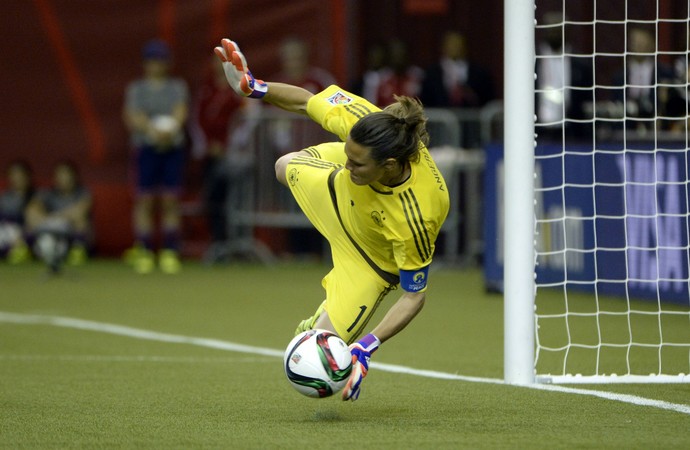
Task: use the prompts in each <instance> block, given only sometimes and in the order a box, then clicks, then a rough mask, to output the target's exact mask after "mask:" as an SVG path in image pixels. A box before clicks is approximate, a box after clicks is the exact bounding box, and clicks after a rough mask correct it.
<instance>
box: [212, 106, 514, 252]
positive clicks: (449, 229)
mask: <svg viewBox="0 0 690 450" xmlns="http://www.w3.org/2000/svg"><path fill="white" fill-rule="evenodd" d="M499 110H500V108H498V109H497V108H496V107H495V105H492V106H491V108H490V109H483V110H479V109H472V110H449V109H433V108H431V109H426V114H427V117H428V118H429V121H428V130H429V133H430V135H431V146H430V151H431V152H432V153H433V155H434V158H435V159H436V162H437V164H438V166H439V170H441V172H442V173H443V175H444V177H445V178H446V182H447V184H448V188H449V192H450V194H451V209H450V212H449V215H448V218H447V219H446V222H445V224H444V226H443V228H442V236H443V243H442V245H441V246H440V247H439V250H440V252H438V253H437V257H436V259H437V260H441V261H444V262H447V263H453V264H458V263H461V264H464V263H472V262H474V261H475V260H476V257H477V256H479V255H480V254H481V252H482V251H483V244H482V237H481V234H482V233H481V229H482V227H481V210H482V206H481V173H482V171H483V167H484V154H483V151H482V150H481V146H482V145H483V144H484V143H485V142H488V140H491V139H493V138H494V137H493V134H492V130H493V129H495V123H496V118H497V117H498V114H497V112H496V111H499ZM500 117H501V119H502V116H500ZM468 130H470V131H469V133H471V134H469V135H468V134H467V133H468ZM475 130H476V133H475ZM230 133H231V136H232V139H231V143H230V145H229V147H228V152H227V158H226V163H227V173H228V177H229V178H230V183H229V186H230V188H229V189H230V190H229V195H228V204H227V213H228V236H229V240H228V242H227V243H224V244H222V248H217V247H216V248H212V249H209V252H207V256H206V258H207V259H213V258H215V257H217V256H218V255H224V256H231V255H234V254H246V255H251V256H253V257H255V258H257V259H259V260H260V261H263V262H265V263H271V262H272V261H273V260H274V256H273V254H272V252H271V250H270V249H269V248H268V247H267V246H266V245H265V244H264V243H263V242H261V241H260V240H258V239H256V237H255V232H254V231H255V229H256V228H257V227H267V228H311V227H312V225H311V224H310V223H309V221H308V220H307V218H306V216H304V214H303V213H302V212H301V210H300V209H299V206H298V205H297V203H296V202H295V200H294V199H293V198H292V195H291V194H290V192H289V189H287V188H286V187H285V186H282V185H281V184H280V183H278V182H277V181H276V180H275V169H274V163H275V161H276V159H278V158H279V157H280V156H281V155H283V154H285V153H288V152H292V151H296V150H299V149H302V148H307V147H309V146H312V145H316V144H319V143H322V142H329V141H337V140H338V137H337V136H335V135H333V134H331V133H328V132H326V131H325V130H323V129H322V128H321V127H320V126H319V125H317V124H315V123H314V122H312V121H311V120H310V119H309V118H307V117H305V116H300V115H297V114H291V113H287V112H284V111H281V110H278V109H276V108H272V107H261V108H256V109H252V110H249V111H248V112H246V113H245V114H241V115H239V116H238V117H237V118H236V119H235V120H234V121H233V123H232V124H231V126H230ZM468 136H473V137H472V139H476V145H475V146H473V147H472V148H470V149H468V148H467V147H463V146H462V145H461V144H462V143H463V141H466V139H467V138H468ZM461 230H462V231H461Z"/></svg>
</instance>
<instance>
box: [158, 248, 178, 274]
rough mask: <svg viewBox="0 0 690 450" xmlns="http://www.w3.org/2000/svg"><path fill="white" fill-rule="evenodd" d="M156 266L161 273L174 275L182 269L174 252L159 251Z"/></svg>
mask: <svg viewBox="0 0 690 450" xmlns="http://www.w3.org/2000/svg"><path fill="white" fill-rule="evenodd" d="M158 265H159V266H160V268H161V271H162V272H163V273H167V274H176V273H178V272H179V271H180V270H181V269H182V263H180V258H179V257H178V256H177V252H176V251H174V250H161V253H160V255H158Z"/></svg>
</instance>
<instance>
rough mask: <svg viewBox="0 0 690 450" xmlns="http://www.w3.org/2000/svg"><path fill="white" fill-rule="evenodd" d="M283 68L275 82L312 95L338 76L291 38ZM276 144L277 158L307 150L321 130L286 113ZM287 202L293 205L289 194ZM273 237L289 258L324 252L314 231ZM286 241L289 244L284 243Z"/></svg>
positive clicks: (276, 126) (277, 233)
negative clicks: (315, 64)
mask: <svg viewBox="0 0 690 450" xmlns="http://www.w3.org/2000/svg"><path fill="white" fill-rule="evenodd" d="M280 64H281V69H280V71H278V72H277V73H274V74H273V75H272V76H271V79H272V80H275V82H280V83H286V84H291V85H294V86H299V87H301V88H303V89H306V90H307V91H309V92H311V93H317V92H321V91H323V90H324V89H326V88H327V87H328V86H330V85H332V84H335V82H336V81H335V77H334V76H333V75H332V74H331V73H330V72H328V71H327V70H325V69H322V68H320V67H316V66H314V65H313V64H312V63H311V55H310V48H309V45H308V44H307V42H305V41H304V40H302V39H300V38H296V37H290V38H287V39H285V40H284V41H283V43H282V45H281V46H280ZM273 125H274V127H273V132H274V136H273V142H274V146H275V151H276V153H277V155H276V157H277V156H280V155H282V154H285V153H287V152H290V151H293V150H294V149H295V148H302V147H307V146H308V145H310V143H312V142H314V140H315V139H314V136H318V135H320V134H321V132H322V130H321V127H319V126H318V125H316V124H314V123H313V122H311V121H296V120H295V118H294V117H290V115H287V114H286V118H285V119H284V120H280V119H277V120H275V121H274V123H273ZM281 195H283V196H285V202H293V200H292V199H290V198H289V197H290V196H289V195H287V193H286V192H284V191H283V192H281ZM271 238H272V241H273V243H274V245H276V246H286V247H287V248H286V250H287V253H288V254H290V255H295V254H301V255H302V256H309V255H314V254H320V253H321V250H322V249H321V247H322V242H323V238H322V237H321V235H320V234H319V233H318V232H316V231H315V230H313V229H311V228H306V229H304V228H293V229H291V230H289V232H288V233H287V236H285V235H281V231H279V230H272V232H271ZM285 240H287V241H288V242H287V245H286V243H285V242H281V241H285Z"/></svg>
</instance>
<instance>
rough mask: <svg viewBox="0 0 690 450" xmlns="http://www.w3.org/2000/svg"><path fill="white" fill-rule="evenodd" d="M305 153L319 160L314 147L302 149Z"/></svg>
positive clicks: (318, 154)
mask: <svg viewBox="0 0 690 450" xmlns="http://www.w3.org/2000/svg"><path fill="white" fill-rule="evenodd" d="M304 151H305V152H307V153H309V154H310V155H311V156H312V157H314V158H319V159H322V158H321V153H320V152H319V151H318V150H317V149H316V147H309V148H305V149H304Z"/></svg>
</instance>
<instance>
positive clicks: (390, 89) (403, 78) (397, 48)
mask: <svg viewBox="0 0 690 450" xmlns="http://www.w3.org/2000/svg"><path fill="white" fill-rule="evenodd" d="M387 53H388V65H387V67H385V68H383V69H381V70H379V71H378V73H379V80H378V83H377V86H376V88H375V89H372V91H373V93H374V95H373V98H371V99H369V100H370V101H371V102H372V103H373V104H375V105H380V106H382V107H383V106H388V105H391V104H393V103H395V101H396V100H395V98H394V96H395V95H406V96H408V97H413V98H417V97H419V96H420V94H421V91H422V80H423V79H424V71H423V70H422V69H421V68H419V67H417V66H414V65H411V64H410V59H409V51H408V48H407V44H405V43H404V42H403V41H401V40H399V39H393V40H391V41H390V42H388V45H387ZM370 95H371V94H370Z"/></svg>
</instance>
